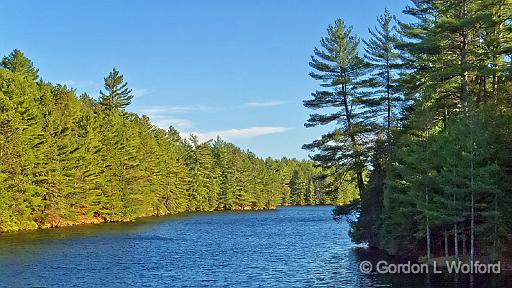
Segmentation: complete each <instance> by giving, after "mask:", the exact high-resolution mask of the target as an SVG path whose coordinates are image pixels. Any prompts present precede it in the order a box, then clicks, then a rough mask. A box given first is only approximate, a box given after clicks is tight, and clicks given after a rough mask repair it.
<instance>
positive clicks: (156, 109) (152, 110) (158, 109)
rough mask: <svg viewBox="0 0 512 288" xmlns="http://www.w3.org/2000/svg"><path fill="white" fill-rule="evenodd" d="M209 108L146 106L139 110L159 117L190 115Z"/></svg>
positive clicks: (199, 106)
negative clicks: (162, 115) (165, 115)
mask: <svg viewBox="0 0 512 288" xmlns="http://www.w3.org/2000/svg"><path fill="white" fill-rule="evenodd" d="M209 109H210V107H207V106H202V105H193V106H148V107H143V108H141V109H140V111H141V113H143V114H146V115H148V116H149V115H154V114H157V115H161V114H176V113H190V112H196V111H206V110H209Z"/></svg>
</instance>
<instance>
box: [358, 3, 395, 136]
mask: <svg viewBox="0 0 512 288" xmlns="http://www.w3.org/2000/svg"><path fill="white" fill-rule="evenodd" d="M377 22H378V23H379V26H378V27H376V28H375V30H371V29H369V33H370V36H371V37H370V39H369V40H368V41H365V40H363V43H364V44H365V49H364V50H365V52H366V55H365V57H366V59H367V61H368V62H369V63H370V68H371V71H372V73H371V77H370V78H369V79H368V80H367V86H368V87H369V88H372V89H373V90H372V92H371V94H372V97H371V99H370V101H367V105H368V106H370V107H371V108H373V109H374V110H373V111H372V114H373V115H376V116H380V113H382V112H383V113H384V115H385V120H384V123H385V124H384V125H383V126H384V127H385V131H386V136H387V138H388V141H389V137H390V129H391V125H392V122H393V119H394V118H396V114H397V113H396V111H395V109H397V108H399V104H400V103H399V101H400V100H401V97H400V96H399V95H398V93H397V92H398V91H397V79H396V76H397V72H398V68H399V67H400V63H399V54H398V51H397V50H396V48H395V42H396V35H395V34H394V32H393V27H392V25H393V16H391V14H390V13H389V11H388V10H387V9H386V10H385V11H384V14H383V15H381V16H379V17H377Z"/></svg>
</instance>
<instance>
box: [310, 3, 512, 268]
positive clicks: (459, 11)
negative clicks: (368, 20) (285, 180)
mask: <svg viewBox="0 0 512 288" xmlns="http://www.w3.org/2000/svg"><path fill="white" fill-rule="evenodd" d="M404 13H405V14H407V15H409V16H411V17H412V18H413V19H415V20H413V21H411V22H410V23H408V22H402V21H398V20H397V19H396V18H395V17H393V16H392V15H391V14H390V13H389V12H388V11H385V12H384V14H383V15H382V16H379V17H378V26H377V27H375V28H374V29H370V38H369V39H367V40H365V41H363V46H362V47H360V46H359V45H360V41H359V38H358V37H357V36H355V35H352V33H351V32H352V31H351V28H350V27H347V26H346V25H345V24H344V23H343V21H341V20H337V21H336V22H335V23H334V24H333V25H331V26H329V28H328V29H327V35H326V37H324V38H322V40H321V43H320V44H321V48H318V49H315V51H314V56H313V57H312V60H311V62H310V66H311V67H312V68H313V72H311V74H310V75H311V76H312V77H313V78H314V79H317V80H320V81H321V87H322V89H321V90H319V91H315V92H314V93H313V94H312V96H313V98H312V99H310V100H306V101H305V102H304V104H305V106H307V107H310V108H314V109H320V110H321V111H325V113H324V114H312V115H311V117H310V119H309V120H308V122H307V123H306V126H315V125H324V124H329V123H331V122H333V123H335V125H333V127H334V130H333V131H332V132H331V133H328V134H326V135H323V136H322V138H321V139H320V140H316V141H315V142H313V143H311V144H307V145H305V148H307V149H311V150H312V151H314V152H316V154H315V155H314V156H313V160H316V161H318V162H319V163H321V164H323V165H324V166H325V167H335V168H337V170H339V171H351V172H352V174H353V175H355V176H356V177H353V181H354V182H355V183H357V184H358V188H359V193H360V200H358V201H355V202H352V203H350V205H345V206H340V207H338V209H336V210H335V213H337V214H338V215H343V214H346V213H353V212H356V215H358V216H357V220H355V221H353V222H352V225H351V227H352V228H351V231H350V234H351V236H352V238H353V239H354V240H355V241H356V242H359V243H362V242H365V243H368V244H369V245H370V246H374V247H380V248H383V249H386V250H387V251H388V252H390V253H392V254H403V255H406V256H422V257H424V258H423V260H425V261H428V260H430V259H431V258H433V257H440V256H444V257H454V258H461V257H466V258H465V259H469V260H475V259H476V258H478V257H487V258H490V259H496V258H497V257H499V256H500V255H502V251H503V248H504V247H505V246H507V245H508V246H509V247H510V245H511V243H510V239H511V237H512V223H511V221H512V190H511V189H512V188H511V187H512V186H511V184H512V158H511V157H512V156H511V155H512V153H511V152H512V150H511V149H512V148H511V147H512V23H511V21H510V19H512V2H511V1H510V0H481V1H465V0H436V1H420V0H414V1H412V3H411V4H410V5H409V6H408V7H407V8H406V9H405V10H404ZM361 178H363V179H361Z"/></svg>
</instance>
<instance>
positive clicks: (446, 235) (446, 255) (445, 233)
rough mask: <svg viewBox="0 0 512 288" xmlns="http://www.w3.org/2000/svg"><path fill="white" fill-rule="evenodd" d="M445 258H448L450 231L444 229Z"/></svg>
mask: <svg viewBox="0 0 512 288" xmlns="http://www.w3.org/2000/svg"><path fill="white" fill-rule="evenodd" d="M444 259H445V260H446V259H448V232H446V230H444Z"/></svg>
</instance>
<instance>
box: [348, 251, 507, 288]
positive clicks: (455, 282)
mask: <svg viewBox="0 0 512 288" xmlns="http://www.w3.org/2000/svg"><path fill="white" fill-rule="evenodd" d="M354 254H355V255H356V257H357V259H358V261H359V263H361V262H362V261H370V263H371V264H372V267H373V268H374V269H373V271H372V273H369V274H364V273H361V275H363V277H366V278H367V279H369V282H370V283H371V284H370V286H371V287H427V288H436V287H454V288H466V287H474V288H480V287H498V288H505V287H511V285H510V283H512V274H511V273H510V272H509V271H502V272H501V274H463V273H460V274H456V273H448V272H447V271H443V272H442V273H438V274H435V273H432V268H431V270H429V271H430V272H431V273H420V274H412V273H409V274H406V273H400V274H389V273H388V274H380V273H378V272H376V271H375V270H376V268H375V267H377V265H378V262H379V261H386V263H391V264H405V263H408V261H411V263H415V262H414V261H412V260H407V259H403V258H399V257H393V256H390V255H388V254H387V253H385V252H384V251H382V250H379V249H372V248H366V247H356V248H354ZM438 270H441V269H439V268H438Z"/></svg>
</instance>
